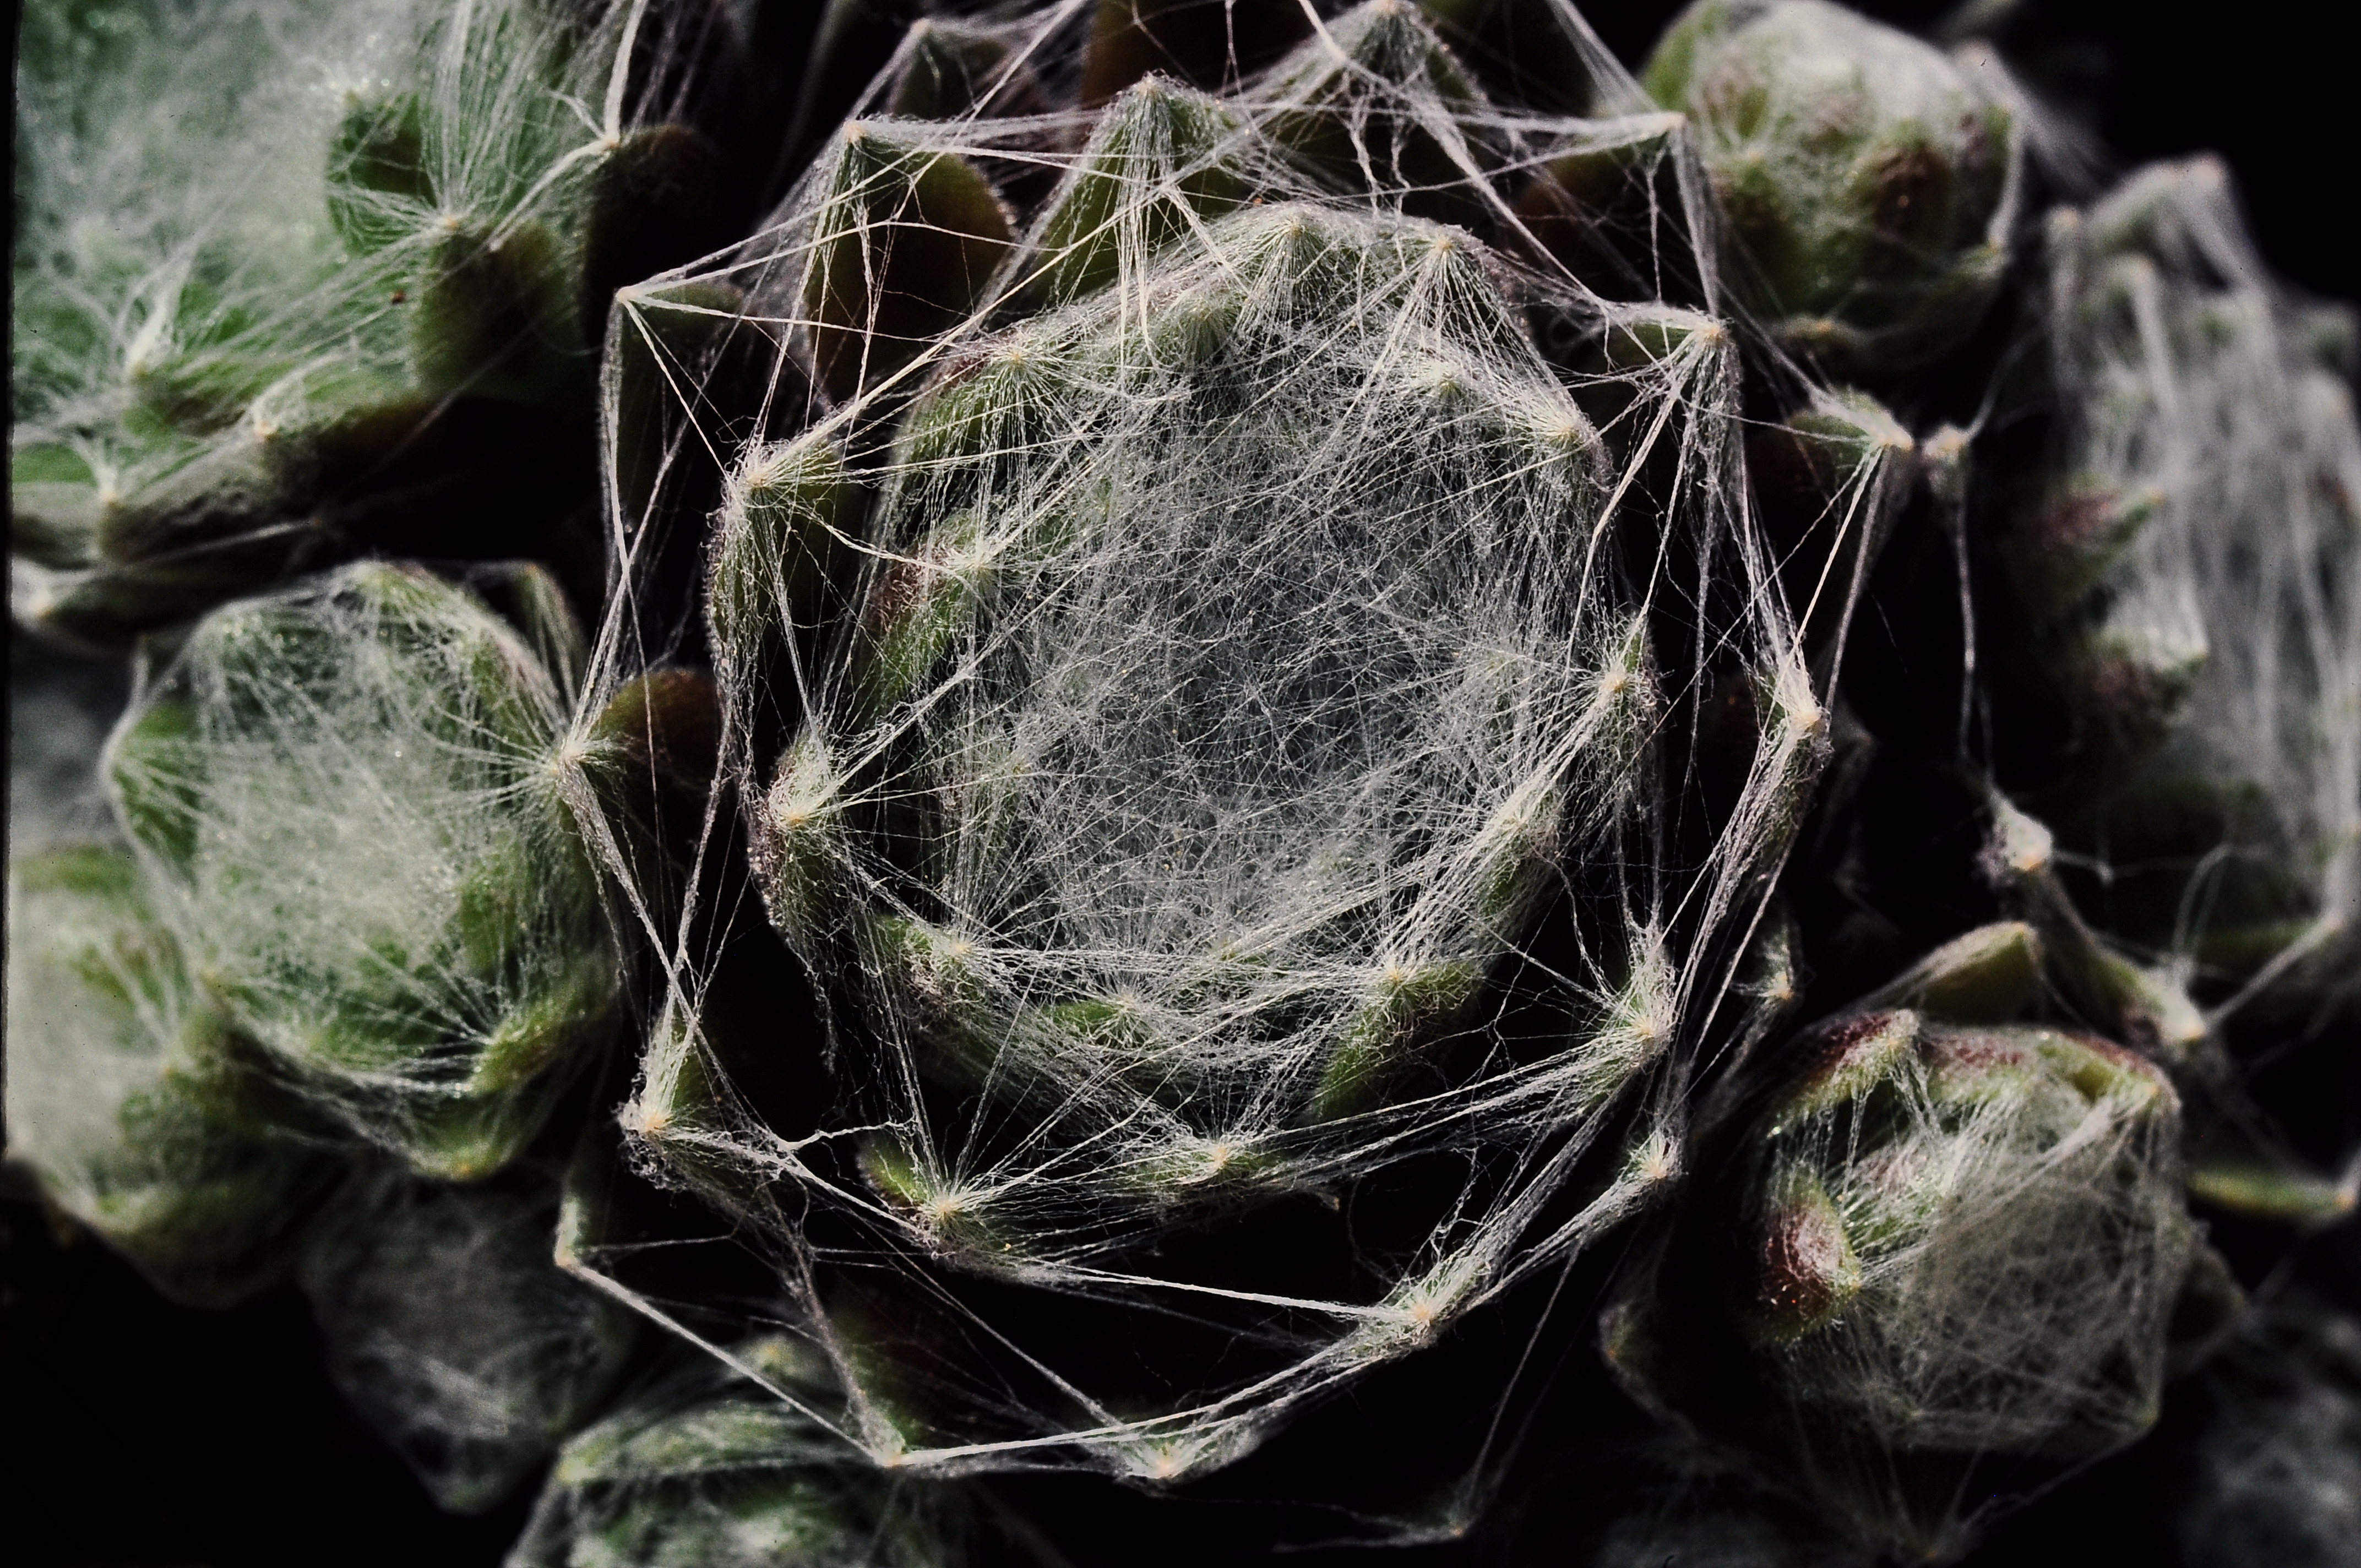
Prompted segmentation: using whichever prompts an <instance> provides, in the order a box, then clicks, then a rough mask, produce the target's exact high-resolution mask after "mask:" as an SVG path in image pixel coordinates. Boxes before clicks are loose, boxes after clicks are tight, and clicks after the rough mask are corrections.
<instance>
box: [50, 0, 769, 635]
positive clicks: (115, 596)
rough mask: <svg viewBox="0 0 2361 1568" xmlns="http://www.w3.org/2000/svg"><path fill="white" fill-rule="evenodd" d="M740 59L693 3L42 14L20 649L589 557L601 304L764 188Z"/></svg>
mask: <svg viewBox="0 0 2361 1568" xmlns="http://www.w3.org/2000/svg"><path fill="white" fill-rule="evenodd" d="M23 63H24V67H25V71H24V83H23V92H22V93H21V94H20V99H19V104H20V108H19V115H18V120H17V126H18V133H19V140H20V144H21V145H23V146H25V147H26V148H27V160H26V161H25V162H24V163H22V164H20V168H21V169H24V170H28V171H29V173H28V177H27V179H25V180H24V181H22V182H21V184H20V190H19V208H18V213H17V225H18V227H17V236H16V258H17V259H16V269H15V273H14V292H13V301H14V307H15V313H16V323H17V338H16V356H15V359H14V362H13V366H12V378H13V380H12V385H13V388H14V395H15V411H14V417H15V427H14V431H13V433H12V438H11V445H10V464H11V470H10V473H11V485H10V488H11V492H12V514H11V519H12V521H11V528H10V551H11V578H12V587H11V591H12V603H13V604H14V606H15V609H16V615H17V616H18V618H19V619H21V620H27V621H30V622H33V623H35V624H38V625H40V626H42V627H45V628H47V629H49V630H52V631H54V632H57V633H60V634H63V635H67V636H71V637H74V638H77V639H81V640H83V641H94V642H104V643H122V642H126V641H129V639H130V638H131V637H132V636H134V635H135V634H137V633H138V632H141V631H144V630H150V629H153V628H156V627H159V626H163V625H168V624H170V623H171V622H174V621H177V620H185V619H187V618H189V617H191V616H193V615H195V614H198V613H200V612H202V611H203V610H204V609H207V608H208V607H209V606H211V605H213V604H215V603H218V602H220V601H221V600H223V599H225V598H229V597H232V596H233V595H236V594H238V593H241V592H248V591H252V590H254V589H256V588H258V587H264V586H267V585H268V584H269V583H270V582H271V581H272V580H274V579H275V578H278V577H280V576H285V575H287V574H289V573H291V572H293V571H302V570H310V569H317V568H318V567H320V566H322V565H333V564H334V563H335V561H337V560H339V559H344V558H348V557H350V556H352V555H354V554H361V553H364V552H368V551H382V550H392V551H396V552H400V553H405V554H422V553H423V554H438V555H468V556H475V557H478V558H480V557H484V556H488V555H502V554H520V553H527V552H533V553H543V554H564V553H566V552H568V551H571V552H572V553H574V554H583V553H585V552H586V551H587V552H589V553H592V559H593V560H595V551H596V549H597V543H596V539H595V535H591V536H588V538H586V539H585V540H583V541H581V542H579V543H568V542H567V541H566V540H565V539H563V538H560V537H559V536H558V534H557V532H555V531H557V530H558V529H559V528H560V526H561V524H563V523H565V521H566V517H567V513H568V512H569V511H570V510H577V509H580V508H582V507H583V506H585V504H586V503H587V502H588V499H589V498H590V495H591V482H592V474H591V466H590V461H589V459H590V452H591V431H590V425H591V422H592V419H593V416H594V406H593V393H594V390H595V386H596V381H597V361H596V347H597V345H598V336H599V333H600V331H601V329H602V326H603V323H604V322H605V319H606V306H607V300H608V298H609V295H610V294H611V292H612V291H613V290H614V289H615V288H616V287H618V286H619V285H621V284H626V283H631V282H633V281H635V280H638V279H640V278H641V277H642V276H644V275H646V274H647V273H648V272H650V271H653V270H654V269H659V268H662V267H664V266H668V265H671V264H674V263H676V262H680V261H684V260H687V259H689V258H693V257H696V256H697V255H700V254H702V253H703V252H705V251H708V250H710V249H713V248H715V247H719V246H720V245H723V244H725V243H727V242H728V241H729V240H730V239H731V238H733V237H734V236H736V235H737V234H739V233H741V232H742V230H743V225H744V223H745V221H746V220H747V219H748V218H749V217H751V215H752V203H753V195H754V188H755V181H756V179H757V178H758V174H759V172H766V171H767V155H764V157H765V170H763V171H750V170H747V169H745V168H744V167H742V166H743V165H744V164H745V163H747V162H748V161H749V160H750V159H752V157H754V156H756V155H755V153H754V149H753V148H752V146H750V145H749V142H748V137H749V136H750V135H752V133H753V132H754V130H755V129H756V128H757V127H758V126H760V125H761V124H763V120H764V116H765V115H766V114H767V113H769V112H770V104H769V101H770V99H771V98H772V97H773V96H774V94H773V93H770V92H769V90H768V89H767V88H766V86H765V85H764V81H763V78H764V76H765V73H766V72H765V67H764V66H763V63H762V62H759V61H755V60H750V59H749V58H748V57H747V45H746V43H745V41H744V39H743V38H741V27H740V25H739V23H738V22H737V21H735V20H733V18H732V16H730V12H729V11H728V9H727V8H725V7H724V6H722V5H719V4H711V3H708V0H613V3H611V4H607V3H599V4H589V5H576V4H573V3H572V0H466V3H456V4H455V3H445V0H416V3H412V0H369V3H368V4H361V5H345V4H316V3H309V0H294V3H290V4H285V5H276V6H260V7H237V6H230V5H212V6H200V7H181V6H153V7H148V6H124V7H115V8H111V9H107V10H104V11H93V10H91V9H90V8H88V7H75V6H67V5H34V6H31V7H28V8H27V16H26V22H25V29H24V55H23ZM93 214H103V221H93ZM569 565H574V566H575V568H576V569H577V570H582V569H584V568H585V567H586V566H587V567H588V570H589V571H591V572H593V573H595V569H596V568H595V565H590V564H589V563H588V562H584V563H569Z"/></svg>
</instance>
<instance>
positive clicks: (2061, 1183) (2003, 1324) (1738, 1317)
mask: <svg viewBox="0 0 2361 1568" xmlns="http://www.w3.org/2000/svg"><path fill="white" fill-rule="evenodd" d="M1786 1059H1787V1060H1788V1061H1790V1062H1792V1063H1793V1066H1792V1067H1791V1068H1790V1069H1788V1070H1787V1071H1786V1073H1785V1074H1784V1077H1783V1078H1782V1079H1781V1080H1780V1083H1779V1087H1778V1088H1777V1089H1776V1091H1773V1093H1772V1094H1771V1095H1770V1096H1769V1097H1768V1099H1767V1101H1766V1103H1765V1104H1764V1107H1763V1110H1762V1111H1761V1112H1760V1113H1758V1114H1757V1115H1756V1117H1755V1119H1754V1121H1753V1123H1752V1131H1751V1132H1750V1133H1749V1134H1748V1135H1747V1138H1746V1153H1745V1154H1744V1156H1743V1159H1744V1161H1745V1168H1746V1170H1747V1172H1748V1174H1747V1176H1746V1178H1745V1180H1744V1184H1743V1189H1742V1196H1741V1197H1739V1198H1738V1199H1737V1204H1738V1206H1737V1208H1736V1209H1735V1211H1734V1212H1732V1213H1731V1214H1730V1223H1732V1224H1733V1225H1734V1226H1735V1230H1734V1232H1733V1233H1732V1234H1733V1236H1734V1238H1735V1239H1734V1241H1733V1242H1732V1243H1731V1244H1730V1245H1731V1246H1732V1249H1733V1250H1732V1254H1731V1259H1730V1273H1729V1275H1728V1277H1727V1278H1728V1284H1727V1292H1728V1300H1729V1310H1730V1313H1731V1315H1732V1319H1733V1321H1734V1322H1735V1323H1736V1325H1737V1326H1738V1328H1739V1330H1740V1332H1741V1334H1742V1336H1743V1337H1744V1339H1745V1341H1746V1342H1747V1343H1749V1344H1750V1345H1751V1346H1752V1352H1751V1359H1750V1362H1749V1365H1751V1366H1752V1368H1753V1376H1757V1377H1759V1378H1760V1379H1761V1382H1762V1387H1763V1392H1764V1397H1765V1398H1767V1399H1768V1400H1769V1401H1771V1403H1772V1407H1773V1409H1776V1410H1778V1411H1779V1412H1780V1413H1779V1414H1778V1415H1776V1416H1774V1417H1773V1423H1774V1424H1784V1423H1789V1422H1792V1425H1791V1426H1787V1427H1786V1429H1785V1430H1788V1431H1792V1432H1793V1433H1794V1434H1795V1441H1796V1442H1799V1443H1800V1444H1801V1451H1800V1452H1799V1453H1796V1454H1795V1456H1794V1459H1795V1464H1796V1466H1797V1468H1798V1469H1799V1470H1800V1472H1801V1473H1802V1474H1803V1475H1805V1476H1806V1477H1807V1478H1808V1479H1809V1482H1810V1484H1811V1485H1812V1486H1814V1487H1815V1488H1816V1489H1818V1490H1820V1491H1821V1492H1822V1493H1823V1495H1824V1496H1827V1497H1829V1498H1830V1500H1832V1501H1834V1502H1836V1503H1837V1504H1838V1506H1839V1507H1840V1508H1843V1509H1845V1510H1846V1511H1849V1512H1850V1513H1851V1514H1852V1515H1853V1517H1854V1519H1856V1521H1857V1523H1858V1525H1859V1526H1860V1527H1861V1529H1863V1530H1867V1531H1869V1532H1871V1533H1872V1534H1874V1535H1881V1536H1883V1537H1885V1538H1886V1539H1888V1540H1892V1541H1897V1542H1900V1543H1904V1544H1906V1545H1909V1546H1910V1547H1912V1548H1913V1549H1914V1550H1918V1551H1939V1550H1943V1549H1944V1548H1945V1547H1946V1546H1947V1545H1948V1544H1949V1543H1950V1542H1952V1541H1955V1540H1956V1539H1958V1538H1957V1537H1956V1536H1955V1535H1954V1534H1953V1533H1952V1532H1953V1531H1954V1530H1956V1528H1957V1523H1956V1518H1955V1513H1954V1510H1955V1508H1956V1507H1957V1500H1958V1498H1959V1497H1960V1478H1961V1477H1963V1476H1965V1475H1968V1474H1969V1473H1970V1472H1971V1470H1972V1469H1973V1467H1974V1466H1975V1464H1977V1463H1979V1460H1980V1456H1984V1455H2005V1454H2017V1455H2025V1456H2040V1457H2044V1458H2048V1459H2051V1460H2072V1459H2076V1458H2080V1457H2083V1456H2086V1455H2089V1454H2092V1453H2103V1452H2105V1451H2107V1450H2108V1449H2111V1448H2114V1447H2117V1446H2120V1445H2121V1444H2123V1443H2125V1442H2129V1441H2131V1440H2132V1439H2133V1438H2135V1437H2136V1436H2138V1435H2139V1434H2140V1433H2141V1432H2142V1431H2145V1430H2146V1429H2147V1425H2148V1424H2149V1423H2150V1422H2151V1421H2153V1420H2155V1417H2156V1410H2157V1401H2158V1395H2159V1388H2160V1380H2161V1376H2162V1365H2163V1355H2164V1349H2165V1343H2166V1330H2167V1327H2168V1321H2169V1316H2170V1311H2171V1309H2172V1307H2173V1304H2174V1302H2175V1300H2176V1299H2177V1297H2178V1296H2179V1294H2180V1288H2181V1281H2182V1277H2183V1274H2184V1273H2185V1271H2186V1270H2187V1268H2188V1264H2189V1257H2190V1249H2191V1226H2190V1223H2189V1221H2188V1218H2187V1216H2186V1214H2185V1213H2184V1212H2183V1211H2182V1208H2181V1201H2180V1167H2179V1156H2178V1148H2177V1139H2178V1135H2179V1132H2180V1104H2179V1101H2178V1099H2177V1097H2176V1096H2175V1094H2174V1093H2173V1091H2172V1088H2171V1086H2170V1084H2169V1082H2167V1080H2165V1078H2164V1076H2163V1074H2162V1073H2161V1072H2159V1071H2158V1069H2156V1068H2154V1067H2152V1066H2150V1065H2148V1064H2147V1062H2145V1061H2143V1060H2142V1059H2141V1058H2138V1057H2136V1056H2135V1055H2133V1054H2132V1053H2131V1052H2129V1051H2126V1050H2124V1049H2123V1048H2122V1047H2117V1046H2114V1045H2112V1044H2109V1043H2107V1042H2105V1041H2103V1040H2099V1039H2096V1038H2093V1037H2090V1036H2076V1035H2070V1034H2067V1033H2064V1032H2061V1031H2058V1030H2053V1029H2045V1028H2037V1027H2030V1026H2024V1025H1972V1026H1959V1025H1941V1024H1937V1023H1933V1022H1931V1021H1929V1020H1927V1018H1925V1017H1924V1016H1923V1015H1921V1014H1916V1013H1912V1012H1908V1011H1897V1012H1884V1013H1871V1014H1861V1015H1857V1016H1853V1017H1850V1018H1847V1019H1845V1020H1843V1021H1841V1022H1839V1023H1836V1024H1832V1025H1826V1026H1823V1027H1822V1028H1820V1029H1818V1030H1816V1031H1813V1032H1810V1033H1807V1034H1806V1036H1804V1037H1803V1038H1802V1039H1801V1040H1799V1041H1798V1042H1797V1043H1796V1044H1795V1046H1794V1047H1791V1049H1790V1051H1789V1052H1788V1054H1787V1058H1786Z"/></svg>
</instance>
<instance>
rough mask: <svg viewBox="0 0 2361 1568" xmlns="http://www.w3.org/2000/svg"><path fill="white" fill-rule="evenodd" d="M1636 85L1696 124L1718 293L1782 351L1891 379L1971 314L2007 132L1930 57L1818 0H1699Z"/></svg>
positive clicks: (2010, 134)
mask: <svg viewBox="0 0 2361 1568" xmlns="http://www.w3.org/2000/svg"><path fill="white" fill-rule="evenodd" d="M1644 80H1645V82H1646V85H1647V88H1648V91H1649V93H1651V94H1652V95H1653V97H1654V98H1655V100H1656V102H1658V103H1659V104H1663V105H1664V107H1665V108H1667V109H1676V110H1679V111H1680V112H1682V113H1684V114H1686V115H1688V116H1689V117H1690V119H1691V121H1692V122H1693V123H1694V124H1695V126H1696V127H1697V137H1698V142H1699V151H1700V153H1701V155H1702V156H1703V158H1704V160H1705V166H1706V170H1707V173H1708V175H1709V176H1710V177H1711V179H1712V181H1713V186H1714V192H1715V194H1716V195H1717V196H1718V197H1719V200H1720V203H1721V207H1722V212H1723V214H1724V215H1725V220H1726V222H1727V224H1728V225H1729V236H1730V241H1731V247H1730V251H1731V253H1730V258H1729V267H1728V280H1729V283H1730V287H1731V288H1732V290H1733V291H1735V292H1736V293H1737V295H1738V296H1739V298H1741V300H1743V301H1744V302H1746V304H1747V305H1748V307H1749V308H1750V309H1751V310H1752V311H1753V312H1754V313H1756V314H1757V315H1759V316H1760V317H1761V318H1762V319H1763V324H1764V326H1765V327H1766V329H1767V330H1768V331H1769V332H1770V333H1771V334H1772V335H1773V337H1774V338H1775V339H1776V340H1778V341H1779V342H1780V343H1782V344H1783V345H1785V346H1786V347H1787V348H1788V349H1789V350H1790V351H1791V352H1794V353H1796V354H1799V355H1801V356H1806V357H1807V358H1809V359H1812V360H1814V361H1816V362H1817V363H1818V364H1819V365H1820V366H1821V367H1823V368H1824V369H1826V370H1828V372H1829V373H1831V374H1834V375H1838V376H1844V377H1864V378H1887V377H1893V376H1895V375H1898V374H1901V373H1903V372H1905V371H1909V370H1913V369H1916V368H1917V367H1921V366H1923V365H1925V364H1926V363H1927V362H1928V361H1930V360H1933V359H1936V358H1938V357H1940V356H1942V355H1943V354H1945V353H1947V352H1948V351H1949V350H1950V349H1951V348H1952V347H1953V346H1955V345H1957V344H1958V343H1959V342H1960V340H1961V339H1962V338H1964V337H1965V336H1966V335H1967V334H1968V333H1969V332H1970V331H1971V329H1972V328H1973V327H1974V326H1975V324H1976V323H1977V321H1978V320H1979V319H1980V318H1981V317H1982V315H1983V313H1984V311H1985V308H1986V307H1987V306H1988V305H1990V304H1991V302H1992V300H1993V294H1994V293H1995V291H1997V290H1998V288H1999V286H2000V280H2001V273H2002V270H2003V269H2004V267H2005V265H2006V254H2005V251H2004V241H2005V239H2006V237H2007V228H2008V225H2009V222H2010V216H2011V214H2010V208H2011V203H2012V202H2013V201H2014V197H2015V184H2016V181H2017V162H2018V158H2019V154H2018V148H2017V137H2016V130H2015V126H2014V125H2013V123H2012V121H2011V118H2010V115H2009V113H2008V111H2007V110H2006V109H2004V108H2003V107H2001V106H2000V105H1998V104H1992V103H1988V102H1985V101H1984V100H1983V99H1982V98H1981V97H1979V96H1978V94H1977V93H1976V91H1975V90H1974V89H1973V88H1972V87H1971V86H1970V84H1969V82H1968V81H1967V80H1966V79H1965V78H1964V77H1963V76H1962V75H1961V73H1960V71H1959V69H1958V68H1957V67H1956V66H1955V65H1953V64H1952V63H1951V61H1949V60H1947V59H1945V58H1944V57H1943V56H1942V55H1941V54H1939V53H1938V52H1937V51H1936V50H1935V49H1933V48H1932V47H1930V46H1928V45H1927V44H1924V43H1921V42H1919V41H1918V40H1917V39H1916V38H1910V37H1909V36H1907V35H1906V34H1904V33H1900V32H1896V31H1894V29H1893V28H1890V27H1884V26H1883V25H1881V24H1879V23H1876V22H1872V21H1870V20H1869V19H1867V18H1866V17H1863V16H1856V15H1854V14H1853V13H1852V12H1850V11H1847V10H1844V9H1842V8H1841V7H1839V6H1837V5H1828V4H1825V3H1824V0H1699V3H1698V4H1697V5H1692V6H1691V7H1690V8H1689V9H1688V10H1687V11H1686V12H1685V13H1684V14H1683V15H1682V16H1681V18H1680V20H1678V21H1677V22H1675V23H1674V25H1673V27H1672V28H1671V30H1670V31H1668V32H1667V33H1666V34H1665V35H1664V39H1663V41H1662V42H1660V43H1659V44H1658V45H1657V46H1656V52H1655V54H1654V56H1653V58H1652V59H1651V60H1649V63H1648V67H1647V71H1646V74H1645V78H1644Z"/></svg>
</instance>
